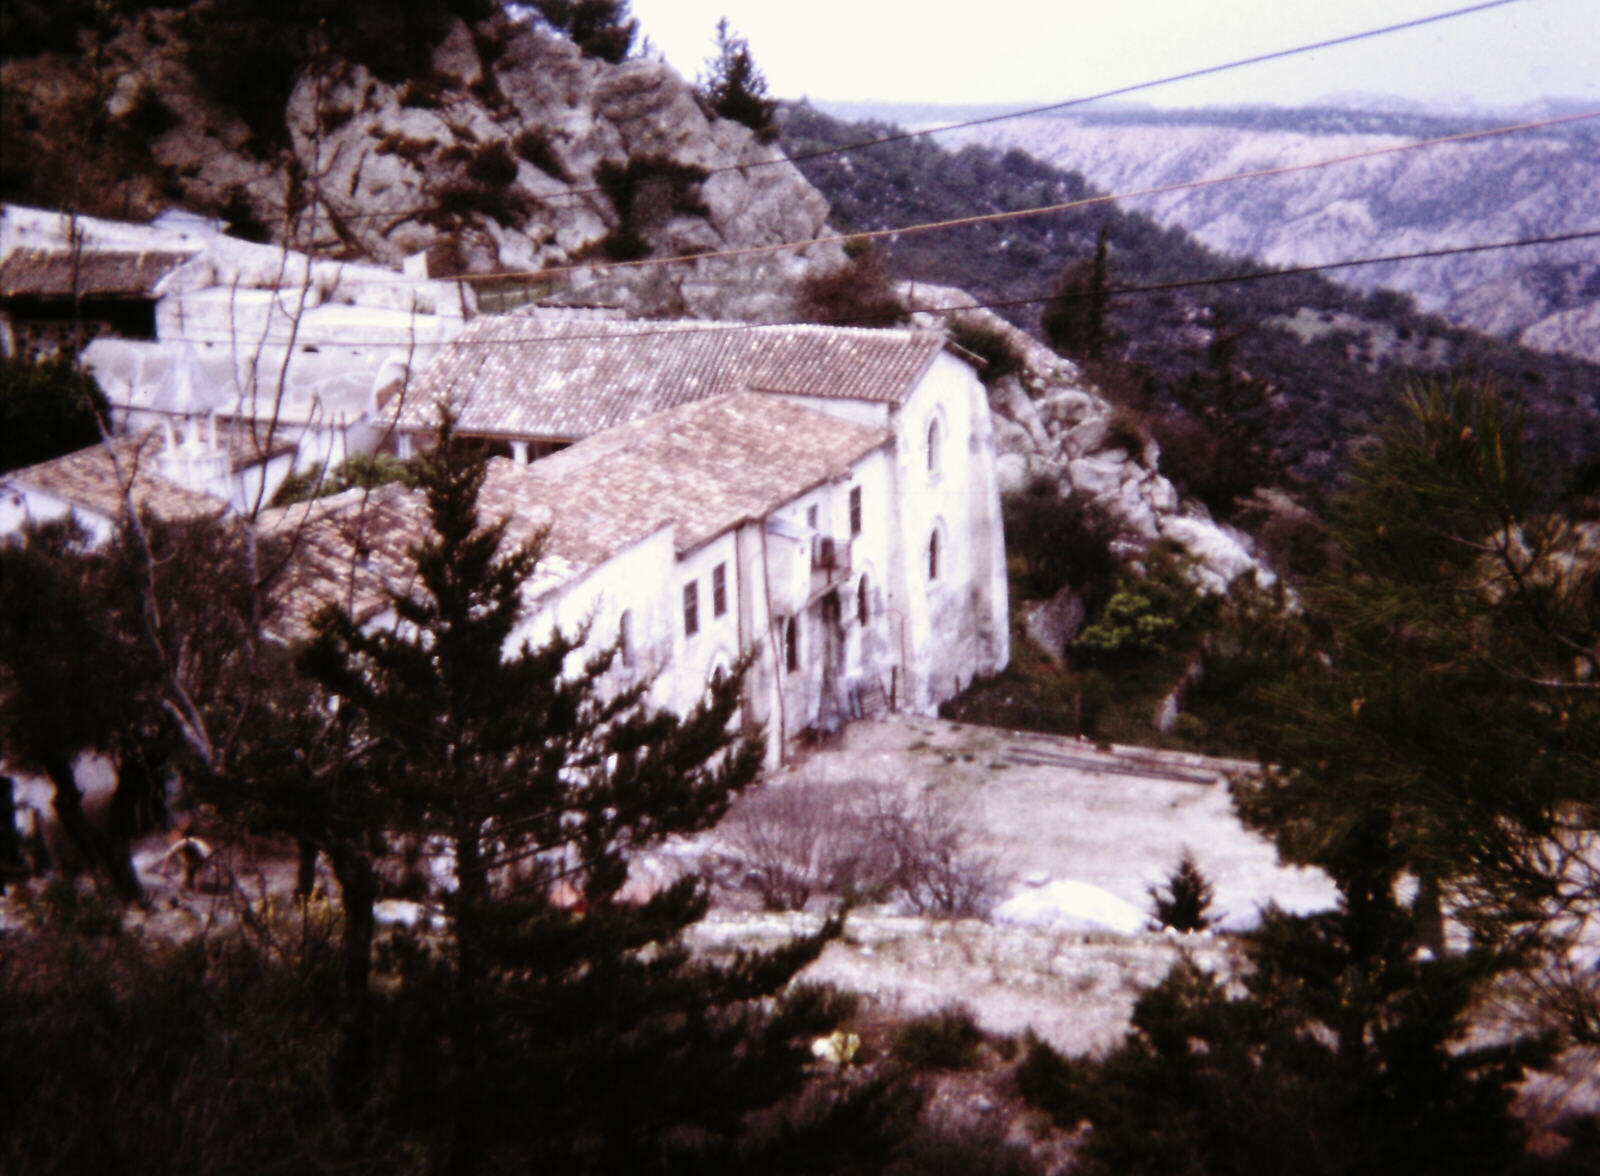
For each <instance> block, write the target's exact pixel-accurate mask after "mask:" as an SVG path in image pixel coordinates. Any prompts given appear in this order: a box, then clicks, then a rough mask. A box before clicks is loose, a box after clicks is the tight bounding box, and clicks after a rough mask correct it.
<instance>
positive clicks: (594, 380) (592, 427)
mask: <svg viewBox="0 0 1600 1176" xmlns="http://www.w3.org/2000/svg"><path fill="white" fill-rule="evenodd" d="M944 346H945V339H944V336H943V335H942V334H940V333H938V332H934V331H923V330H869V329H865V328H859V327H824V326H809V325H798V326H751V325H747V324H743V323H707V322H654V323H651V322H638V321H631V322H616V321H606V320H601V319H594V318H589V319H562V318H556V317H552V316H550V315H548V314H546V315H543V316H540V315H538V314H510V315H494V316H484V317H481V318H479V319H477V320H475V321H474V322H473V323H471V324H470V325H469V326H468V327H467V329H466V330H465V331H464V332H463V333H462V334H461V335H460V336H459V337H458V338H457V339H456V340H455V341H454V342H453V343H451V344H450V345H448V346H447V347H446V348H445V350H444V353H443V354H442V355H441V356H440V357H439V359H438V360H436V361H435V362H434V363H433V364H432V365H431V366H429V368H428V369H427V370H426V371H425V372H424V373H423V375H422V376H421V377H420V379H419V380H418V383H417V386H416V389H415V392H414V393H413V395H412V396H411V397H410V398H409V403H408V404H407V406H406V408H405V410H404V412H403V413H402V416H401V421H400V424H401V427H402V428H406V429H413V430H415V429H427V428H431V427H432V426H433V425H434V423H435V421H436V414H437V407H436V406H437V403H438V401H439V400H440V399H441V398H444V397H449V398H452V399H453V400H454V401H455V403H456V404H457V407H458V411H459V413H460V419H459V423H458V426H457V427H458V429H459V430H460V431H461V432H462V433H466V434H472V435H488V436H500V437H526V438H538V439H550V440H571V439H574V438H578V437H587V436H589V435H591V434H593V433H598V432H600V431H601V430H602V429H607V428H611V427H612V426H614V425H619V424H623V423H625V422H627V421H631V420H636V419H638V418H640V417H643V416H646V415H648V414H650V413H654V412H659V411H661V410H663V409H666V408H672V407H674V406H676V405H680V404H686V403H690V402H692V401H696V400H703V399H705V398H706V397H709V396H716V395H721V394H725V393H729V392H744V391H757V392H779V393H791V394H799V395H805V396H826V397H841V398H849V399H862V400H872V401H881V402H885V403H890V404H895V403H899V402H901V401H902V400H904V399H905V398H906V397H907V396H909V395H910V394H911V392H912V390H913V389H914V388H915V387H916V385H917V382H918V381H919V380H920V379H921V378H922V376H923V374H924V373H925V372H926V371H927V370H928V366H929V364H931V363H932V362H933V359H934V357H935V356H936V355H937V354H938V353H939V351H940V350H941V349H942V348H943V347H944ZM418 393H420V394H418Z"/></svg>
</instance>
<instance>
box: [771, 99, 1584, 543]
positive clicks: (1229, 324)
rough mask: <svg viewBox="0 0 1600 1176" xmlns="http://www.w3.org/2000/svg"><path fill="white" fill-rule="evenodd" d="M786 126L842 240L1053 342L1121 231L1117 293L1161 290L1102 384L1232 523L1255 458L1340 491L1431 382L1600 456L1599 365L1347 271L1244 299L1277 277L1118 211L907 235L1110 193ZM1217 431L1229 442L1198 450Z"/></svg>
mask: <svg viewBox="0 0 1600 1176" xmlns="http://www.w3.org/2000/svg"><path fill="white" fill-rule="evenodd" d="M782 126H783V144H784V147H785V148H786V150H787V151H788V152H789V154H790V156H791V157H792V158H795V159H797V160H799V166H800V168H801V170H802V171H803V172H804V173H805V175H806V177H807V179H809V180H810V181H811V183H813V184H814V185H816V187H817V188H818V189H819V190H820V191H821V192H822V193H823V194H824V195H825V196H826V197H827V199H828V201H829V203H830V204H831V206H832V215H831V219H832V221H833V222H834V223H835V224H837V225H838V226H839V227H841V228H845V229H852V230H890V231H891V234H892V235H890V236H888V237H885V238H883V239H882V240H881V241H880V249H881V252H882V254H883V259H884V262H885V264H886V266H887V268H888V269H889V271H890V272H891V273H893V274H894V275H895V276H897V277H900V278H903V279H909V280H911V281H913V282H916V283H922V282H928V283H935V284H939V285H949V286H959V287H961V288H963V289H965V290H967V291H969V292H970V293H971V294H972V295H973V296H974V297H976V298H977V299H979V300H980V301H981V302H984V303H987V304H989V305H992V306H994V307H995V308H996V309H997V310H998V311H999V312H1000V313H1001V314H1003V315H1004V316H1005V317H1006V318H1007V319H1009V320H1011V321H1012V322H1013V323H1015V324H1017V325H1019V326H1022V327H1024V328H1026V329H1028V330H1030V331H1032V332H1034V333H1035V334H1036V335H1037V336H1038V337H1041V338H1042V337H1043V331H1042V330H1041V322H1040V310H1041V308H1042V306H1043V305H1044V303H1045V301H1046V300H1048V298H1049V297H1050V296H1051V295H1052V294H1053V293H1054V292H1055V291H1056V290H1057V288H1058V282H1059V279H1060V275H1061V274H1062V271H1063V267H1065V266H1068V265H1072V264H1077V265H1085V264H1087V262H1088V259H1089V258H1090V257H1092V256H1093V254H1094V252H1095V249H1096V241H1097V238H1098V235H1099V233H1100V231H1101V230H1102V229H1104V230H1105V231H1106V232H1107V244H1108V251H1109V258H1108V264H1109V272H1110V283H1111V286H1112V287H1113V289H1115V288H1117V287H1123V288H1126V287H1133V288H1134V289H1135V290H1137V289H1138V288H1140V287H1151V286H1154V287H1156V288H1155V289H1151V290H1148V291H1147V292H1145V293H1143V294H1132V293H1130V294H1124V295H1117V294H1113V295H1112V296H1111V297H1110V299H1109V304H1108V306H1107V314H1106V320H1105V321H1106V330H1107V337H1106V347H1105V351H1104V359H1105V363H1104V364H1100V365H1091V369H1090V375H1091V377H1092V378H1094V379H1096V380H1099V381H1102V386H1103V387H1106V388H1108V389H1109V390H1115V391H1116V395H1117V397H1118V399H1119V402H1120V403H1123V404H1125V405H1127V406H1129V407H1130V408H1131V409H1132V410H1133V411H1134V412H1135V413H1144V414H1147V416H1148V419H1150V420H1152V421H1163V420H1165V421H1168V422H1171V421H1176V422H1178V427H1170V428H1166V429H1165V430H1164V432H1165V434H1166V435H1165V436H1164V437H1163V438H1160V440H1161V442H1162V458H1161V468H1162V471H1163V473H1167V474H1168V475H1169V476H1171V477H1173V480H1174V481H1175V482H1177V483H1178V484H1179V488H1180V489H1181V490H1187V491H1190V492H1194V493H1197V494H1198V493H1200V492H1201V490H1202V488H1203V487H1202V481H1203V480H1204V479H1206V478H1209V479H1210V480H1211V481H1212V483H1213V484H1212V487H1211V488H1210V490H1209V491H1208V492H1207V493H1208V494H1209V497H1207V502H1208V505H1210V506H1211V507H1212V509H1213V510H1215V511H1218V512H1220V513H1222V514H1224V515H1226V513H1227V512H1228V510H1229V509H1230V503H1232V502H1234V501H1236V500H1237V499H1238V498H1239V493H1238V490H1239V488H1238V486H1237V485H1234V484H1232V483H1231V482H1230V480H1229V478H1231V477H1232V475H1231V474H1230V475H1229V478H1223V479H1218V478H1216V477H1215V475H1216V474H1218V473H1219V472H1221V473H1229V471H1230V470H1233V469H1243V468H1244V467H1246V466H1248V465H1249V464H1250V462H1249V461H1248V460H1246V458H1247V457H1248V454H1249V453H1250V452H1251V451H1252V450H1253V451H1254V452H1256V453H1257V455H1258V456H1259V457H1260V462H1261V464H1262V465H1263V466H1264V467H1265V466H1271V465H1277V466H1279V467H1281V468H1282V469H1283V470H1284V471H1285V472H1286V473H1287V474H1288V475H1289V477H1290V478H1291V479H1292V480H1293V481H1294V482H1296V483H1299V484H1301V485H1315V486H1321V487H1327V486H1330V485H1334V484H1337V482H1338V480H1339V479H1340V478H1341V477H1342V475H1343V472H1344V471H1345V470H1346V469H1347V466H1346V463H1345V454H1346V452H1347V448H1348V447H1349V446H1351V445H1352V444H1359V442H1360V441H1361V439H1362V438H1364V437H1366V436H1369V435H1370V434H1371V432H1372V431H1373V430H1374V429H1375V428H1376V427H1377V424H1378V422H1380V421H1382V420H1383V419H1384V418H1385V417H1386V416H1387V415H1388V413H1389V411H1390V409H1391V408H1392V406H1393V404H1394V402H1395V401H1394V393H1395V389H1396V386H1397V385H1399V384H1401V383H1403V382H1404V381H1406V380H1408V379H1411V378H1413V377H1414V376H1415V375H1416V374H1417V373H1419V372H1420V373H1425V374H1432V375H1436V376H1449V375H1451V374H1456V373H1466V374H1468V375H1469V376H1470V377H1471V378H1474V379H1476V378H1487V379H1490V380H1492V381H1494V382H1495V383H1497V384H1498V385H1499V386H1500V387H1502V388H1503V389H1505V390H1506V392H1507V393H1508V394H1510V395H1511V396H1513V397H1514V398H1515V399H1517V400H1519V401H1521V402H1522V403H1523V404H1525V406H1526V408H1527V411H1528V418H1529V424H1530V427H1531V431H1532V435H1533V439H1534V441H1535V448H1536V449H1538V450H1540V451H1541V453H1542V460H1545V461H1547V462H1548V467H1547V468H1549V469H1551V470H1559V469H1568V470H1570V469H1574V468H1577V467H1578V466H1579V465H1580V464H1581V463H1583V462H1586V461H1592V460H1593V459H1594V457H1595V455H1596V454H1600V365H1597V364H1595V363H1594V362H1592V361H1585V360H1583V359H1581V358H1579V357H1576V356H1571V355H1567V354H1563V353H1560V352H1554V351H1546V352H1539V351H1534V350H1530V349H1528V348H1526V347H1524V346H1521V345H1519V344H1516V343H1514V342H1512V341H1509V340H1507V339H1505V338H1504V337H1496V336H1492V335H1486V334H1482V333H1479V332H1477V331H1475V330H1472V329H1468V328H1463V327H1459V326H1456V325H1454V324H1452V323H1450V322H1449V321H1448V320H1447V319H1445V318H1443V317H1440V316H1438V315H1435V314H1427V313H1423V312H1421V311H1419V310H1417V309H1416V308H1415V307H1414V306H1413V305H1412V300H1411V299H1408V298H1406V297H1404V296H1401V295H1396V294H1394V293H1393V292H1391V291H1388V290H1383V289H1379V290H1375V291H1373V292H1371V293H1369V294H1363V293H1361V292H1359V291H1357V290H1354V289H1352V288H1351V287H1350V286H1348V285H1344V284H1341V282H1340V281H1334V280H1330V279H1331V278H1336V279H1341V281H1342V279H1343V277H1344V275H1345V271H1336V272H1335V273H1333V274H1331V275H1329V276H1327V277H1324V276H1323V275H1321V274H1318V273H1304V274H1292V275H1286V276H1282V277H1274V278H1273V279H1272V280H1270V281H1248V282H1238V281H1233V280H1229V279H1231V278H1232V276H1234V275H1238V274H1240V273H1251V272H1255V271H1259V270H1260V269H1261V268H1262V265H1261V262H1260V261H1259V260H1257V259H1254V258H1251V257H1249V256H1241V255H1238V254H1233V255H1224V254H1222V253H1220V252H1218V251H1217V250H1215V249H1212V248H1207V247H1206V246H1205V245H1203V244H1201V243H1200V242H1199V241H1198V240H1197V239H1196V237H1195V236H1194V235H1192V234H1190V233H1189V232H1187V231H1185V230H1184V229H1183V228H1182V227H1181V226H1177V225H1169V226H1166V227H1163V226H1162V225H1160V224H1158V223H1157V221H1156V220H1155V219H1153V218H1152V217H1151V216H1149V215H1147V214H1146V213H1144V212H1141V211H1136V210H1128V209H1124V208H1122V207H1120V206H1119V205H1118V204H1116V203H1093V204H1078V206H1076V207H1071V208H1068V209H1064V210H1060V211H1057V212H1052V213H1046V214H1031V215H1024V216H1019V217H1017V218H1016V219H1005V220H991V221H984V222H981V223H968V224H965V225H963V226H961V227H959V228H952V229H946V230H941V231H938V232H927V233H908V234H903V235H902V234H893V233H892V231H893V230H894V229H895V228H897V227H900V226H905V225H914V224H918V223H925V222H932V221H941V220H948V219H955V218H962V217H971V216H973V214H980V213H989V212H995V213H1014V212H1025V211H1027V210H1031V209H1037V208H1039V207H1041V206H1050V205H1058V204H1062V203H1064V202H1074V203H1077V202H1081V201H1083V200H1084V199H1085V198H1086V197H1089V196H1092V195H1094V194H1095V193H1096V191H1097V188H1098V187H1099V186H1098V185H1094V184H1092V183H1090V182H1089V181H1088V180H1086V179H1085V177H1084V176H1083V175H1082V173H1079V172H1075V171H1068V170H1066V169H1064V168H1061V167H1059V166H1054V165H1051V164H1049V163H1046V162H1044V161H1042V160H1040V159H1039V158H1038V157H1036V156H1035V155H1033V154H1031V153H1028V152H1026V151H1023V150H1020V149H1016V148H1013V149H1010V150H1007V149H1005V148H1004V147H1003V146H997V145H995V144H993V143H984V144H983V145H981V146H980V145H978V144H969V145H967V146H964V147H962V146H952V147H951V148H950V149H947V148H946V147H945V146H942V145H941V144H940V142H938V141H937V140H938V139H942V138H944V136H938V137H919V138H912V139H903V138H902V139H898V140H895V141H890V142H883V143H880V144H879V145H878V146H873V147H866V148H863V149H860V150H854V151H850V152H848V153H844V154H823V155H814V154H813V153H815V152H819V151H831V150H833V149H836V148H838V147H841V146H846V145H853V144H861V143H866V142H870V141H873V140H880V139H893V138H894V136H895V134H896V132H897V131H898V130H899V128H897V127H895V126H893V125H890V124H885V123H878V122H868V123H854V124H848V123H844V122H842V121H840V120H838V119H835V118H831V117H829V116H828V115H826V114H824V113H822V112H820V111H818V110H817V109H816V108H814V107H812V106H809V105H806V104H795V105H789V106H786V107H785V108H784V111H783V113H782ZM982 129H984V128H980V130H982ZM990 129H993V128H990ZM1201 129H1202V130H1204V129H1205V128H1201ZM974 137H977V136H976V135H975V136H974ZM997 137H998V136H997ZM1488 195H1490V194H1486V195H1485V198H1486V199H1487V196H1488ZM1350 248H1351V250H1352V252H1354V251H1355V250H1356V249H1357V248H1358V246H1355V245H1352V246H1351V247H1350ZM1350 255H1351V254H1348V253H1347V254H1345V256H1350ZM1357 255H1359V254H1357ZM1218 279H1220V280H1218ZM1169 283H1177V284H1178V285H1168V284H1169ZM1101 369H1105V370H1101ZM1207 422H1210V424H1209V425H1207V427H1208V428H1210V427H1211V425H1215V426H1218V427H1219V428H1220V429H1221V434H1220V435H1217V436H1212V437H1209V438H1206V437H1202V436H1200V435H1199V433H1198V430H1199V427H1200V426H1201V425H1204V424H1206V423H1207ZM1208 448H1209V451H1210V452H1212V453H1213V455H1214V457H1215V461H1211V462H1210V465H1211V467H1212V468H1210V469H1198V470H1195V471H1194V474H1195V476H1193V477H1189V478H1187V479H1186V478H1185V477H1184V476H1183V474H1182V469H1181V467H1182V466H1183V465H1184V464H1185V463H1189V464H1194V463H1195V462H1196V459H1197V458H1198V457H1200V456H1202V455H1203V453H1204V452H1205V451H1207V450H1208ZM1208 460H1209V459H1208ZM1251 460H1254V459H1251ZM1251 476H1252V477H1253V476H1254V475H1251ZM1264 476H1265V477H1266V478H1267V479H1268V480H1271V479H1272V477H1273V476H1274V475H1272V474H1271V473H1270V472H1267V473H1266V474H1265V475H1264Z"/></svg>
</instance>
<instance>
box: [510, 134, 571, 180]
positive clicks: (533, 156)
mask: <svg viewBox="0 0 1600 1176" xmlns="http://www.w3.org/2000/svg"><path fill="white" fill-rule="evenodd" d="M512 145H513V146H515V147H516V149H517V154H518V155H520V156H522V158H523V159H526V160H527V161H528V162H529V163H531V164H533V166H534V167H536V168H538V169H539V170H540V171H542V172H544V173H545V175H547V176H553V177H554V178H555V179H558V180H560V181H562V182H563V183H567V184H570V183H571V182H572V172H571V171H570V170H569V169H568V168H567V165H566V164H565V163H563V162H562V160H561V157H560V156H559V155H557V154H556V152H555V147H554V146H553V145H552V144H551V142H550V137H549V135H548V134H547V133H546V132H545V131H544V130H543V129H541V128H539V127H529V128H528V129H527V130H524V131H520V132H518V134H517V137H516V138H515V139H513V140H512Z"/></svg>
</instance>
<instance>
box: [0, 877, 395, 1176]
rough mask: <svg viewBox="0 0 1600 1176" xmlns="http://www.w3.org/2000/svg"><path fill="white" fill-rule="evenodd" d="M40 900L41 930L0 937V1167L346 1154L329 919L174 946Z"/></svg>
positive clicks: (384, 1166) (372, 1159) (378, 1153)
mask: <svg viewBox="0 0 1600 1176" xmlns="http://www.w3.org/2000/svg"><path fill="white" fill-rule="evenodd" d="M55 889H57V890H59V887H57V888H55ZM35 901H36V902H38V901H39V900H35ZM78 901H80V902H81V901H86V900H84V899H83V898H82V896H81V895H80V897H79V900H78ZM41 906H42V907H43V909H41V910H40V911H39V914H40V918H39V920H38V922H37V924H36V926H35V927H34V928H33V929H32V930H30V931H28V932H26V933H17V932H13V933H11V934H8V936H7V940H6V950H5V951H4V952H0V1055H3V1056H4V1057H5V1059H6V1080H7V1090H8V1095H7V1098H8V1107H7V1115H6V1121H7V1124H8V1127H7V1130H6V1131H5V1132H4V1133H0V1168H3V1169H4V1170H6V1171H7V1172H41V1173H43V1172H111V1171H117V1172H128V1173H152V1174H153V1173H160V1172H172V1171H175V1170H178V1169H187V1170H190V1171H250V1170H252V1169H254V1168H257V1167H259V1165H260V1163H261V1158H262V1157H263V1156H271V1157H273V1159H274V1162H275V1163H277V1164H280V1165H282V1166H283V1167H284V1168H285V1169H286V1170H290V1171H316V1170H326V1169H327V1168H329V1167H338V1166H340V1165H341V1164H344V1163H348V1161H349V1156H350V1151H351V1147H350V1137H349V1136H348V1135H347V1134H346V1133H345V1124H342V1123H341V1122H340V1121H339V1120H338V1119H337V1118H336V1117H335V1116H334V1115H333V1114H332V1113H331V1108H330V1107H329V1105H328V1101H327V1094H326V1087H325V1085H324V1083H323V1081H322V1079H323V1076H324V1073H325V1071H324V1069H323V1059H324V1058H325V1056H326V1051H327V1050H328V1048H329V1047H330V1045H331V1043H332V1041H333V1039H334V1031H335V1025H334V1022H333V1016H332V1014H333V1011H334V1009H335V1007H336V1006H335V1004H334V1002H333V1001H332V1000H331V999H330V980H332V979H333V977H334V973H333V971H332V969H331V967H330V964H331V962H332V955H331V952H330V951H329V945H328V941H327V939H326V937H325V936H324V935H323V933H322V927H321V924H319V923H318V922H317V921H316V920H307V921H302V920H301V919H300V918H298V917H291V918H274V919H271V920H270V926H269V920H266V919H259V920H258V926H260V927H261V928H262V930H263V931H268V930H270V938H262V939H257V938H255V937H253V936H250V935H247V934H245V933H242V932H214V933H213V934H212V935H211V936H208V937H200V938H197V939H195V940H193V941H191V942H188V943H184V944H181V945H173V944H167V943H163V942H162V941H161V940H159V939H158V938H155V937H149V936H143V935H136V934H128V933H122V934H102V933H99V931H98V930H96V929H91V928H87V927H84V926H83V925H82V924H81V921H80V920H81V916H80V915H79V914H74V913H69V912H68V911H67V910H65V909H63V908H62V906H61V903H60V901H59V900H45V902H44V903H42V904H41ZM396 1060H397V1061H398V1059H396ZM397 1069H398V1067H397ZM362 1127H363V1129H364V1130H365V1131H366V1135H365V1139H364V1143H365V1147H364V1151H365V1153H366V1154H365V1157H364V1158H365V1160H366V1162H367V1164H368V1165H370V1166H371V1168H372V1170H397V1169H398V1168H399V1167H400V1164H401V1156H400V1154H399V1153H398V1150H397V1149H395V1148H393V1144H394V1143H395V1141H396V1139H397V1133H395V1132H393V1131H392V1123H388V1124H383V1125H382V1126H379V1125H378V1124H376V1123H372V1122H370V1121H369V1122H368V1123H365V1124H363V1125H362Z"/></svg>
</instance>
